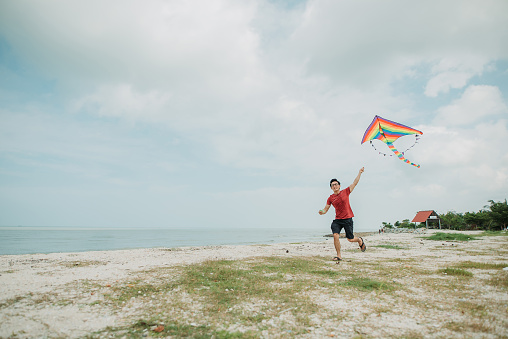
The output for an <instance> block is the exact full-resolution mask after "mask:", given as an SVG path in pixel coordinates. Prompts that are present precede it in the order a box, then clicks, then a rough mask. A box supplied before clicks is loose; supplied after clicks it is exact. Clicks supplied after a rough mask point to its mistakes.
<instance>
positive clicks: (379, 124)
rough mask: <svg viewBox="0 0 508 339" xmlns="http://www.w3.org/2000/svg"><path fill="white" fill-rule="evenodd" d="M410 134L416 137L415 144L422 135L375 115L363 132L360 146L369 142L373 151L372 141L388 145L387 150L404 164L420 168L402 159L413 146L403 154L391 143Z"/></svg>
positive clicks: (412, 129)
mask: <svg viewBox="0 0 508 339" xmlns="http://www.w3.org/2000/svg"><path fill="white" fill-rule="evenodd" d="M410 134H414V135H415V137H416V142H418V139H419V137H420V135H422V134H423V133H422V132H420V131H419V130H416V129H414V128H411V127H408V126H405V125H402V124H399V123H397V122H393V121H390V120H387V119H383V118H381V117H380V116H378V115H376V116H375V117H374V120H372V122H371V123H370V125H369V127H368V128H367V130H366V131H365V134H364V135H363V139H362V144H363V143H364V142H366V141H370V144H371V145H372V147H374V149H376V147H375V146H374V144H372V140H374V139H378V140H381V141H382V142H384V143H385V144H386V145H388V148H389V149H390V150H391V151H392V152H393V153H395V155H396V156H397V157H398V158H399V159H400V160H402V161H404V162H405V163H408V164H410V165H413V166H415V167H417V168H420V165H417V164H414V163H412V162H411V161H409V160H407V159H406V158H404V152H406V151H407V150H408V149H409V148H412V147H413V146H414V144H413V146H411V147H409V148H408V149H407V150H406V151H404V152H399V151H398V150H397V149H396V148H395V146H393V142H394V141H395V140H397V139H398V138H400V137H403V136H405V135H410ZM416 142H415V144H416ZM376 150H377V149H376ZM379 153H380V154H384V153H381V152H379ZM384 155H386V154H384Z"/></svg>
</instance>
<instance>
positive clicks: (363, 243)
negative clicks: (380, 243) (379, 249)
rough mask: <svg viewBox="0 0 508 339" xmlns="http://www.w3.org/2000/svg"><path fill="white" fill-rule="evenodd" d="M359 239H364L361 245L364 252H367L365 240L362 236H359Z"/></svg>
mask: <svg viewBox="0 0 508 339" xmlns="http://www.w3.org/2000/svg"><path fill="white" fill-rule="evenodd" d="M358 239H362V244H361V245H360V244H359V246H360V249H361V250H362V252H365V250H366V249H367V246H365V241H363V238H362V237H358Z"/></svg>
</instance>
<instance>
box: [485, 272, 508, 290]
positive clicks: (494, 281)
mask: <svg viewBox="0 0 508 339" xmlns="http://www.w3.org/2000/svg"><path fill="white" fill-rule="evenodd" d="M488 283H489V285H491V286H494V287H499V288H503V289H508V272H506V271H500V272H497V274H496V275H494V276H493V277H492V278H490V279H489V281H488Z"/></svg>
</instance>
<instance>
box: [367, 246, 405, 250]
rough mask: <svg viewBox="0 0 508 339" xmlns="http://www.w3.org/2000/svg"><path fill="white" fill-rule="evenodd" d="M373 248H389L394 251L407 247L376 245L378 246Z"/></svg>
mask: <svg viewBox="0 0 508 339" xmlns="http://www.w3.org/2000/svg"><path fill="white" fill-rule="evenodd" d="M373 247H381V248H388V249H393V250H404V249H406V248H405V247H400V246H399V245H376V246H373Z"/></svg>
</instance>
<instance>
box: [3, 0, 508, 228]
mask: <svg viewBox="0 0 508 339" xmlns="http://www.w3.org/2000/svg"><path fill="white" fill-rule="evenodd" d="M507 42H508V1H505V0H498V1H489V0H481V1H480V0H479V1H469V0H457V1H441V0H439V1H437V0H436V1H418V2H416V1H406V0H398V1H378V0H372V1H362V0H360V1H349V0H348V1H344V0H315V1H314V0H309V1H291V0H281V1H276V0H252V1H250V0H247V1H234V0H231V1H230V0H206V1H195V0H166V1H162V0H161V1H158V0H149V1H125V0H118V1H90V0H88V1H73V0H65V1H51V0H48V1H29V0H19V1H8V0H0V225H3V226H17V225H24V226H87V227H179V228H192V227H217V228H218V227H287V228H313V229H316V230H323V231H324V232H327V231H328V230H329V226H330V223H331V221H332V219H333V217H334V215H333V213H330V212H331V211H332V210H331V211H330V212H329V213H328V214H327V215H325V216H320V215H318V210H319V209H321V208H323V207H324V206H325V203H326V199H327V198H328V196H329V195H330V194H331V193H332V191H331V190H330V187H329V181H330V179H331V178H337V179H339V180H340V181H341V183H342V184H343V185H342V186H343V188H345V187H346V186H347V185H349V184H351V183H352V181H353V180H354V178H355V176H356V175H357V173H358V170H359V169H360V168H361V167H362V166H365V173H364V174H363V176H362V178H361V180H360V183H359V184H358V186H357V187H356V189H355V191H354V192H353V194H352V195H351V204H352V208H353V211H354V213H355V230H357V231H362V230H363V231H367V230H377V229H378V228H379V227H380V226H381V223H382V222H383V221H386V222H391V223H393V222H395V221H397V220H400V221H402V220H403V219H412V218H413V217H414V215H415V214H416V212H418V211H419V210H429V209H433V210H435V211H436V212H438V213H446V212H447V211H452V210H453V211H456V212H467V211H478V210H480V209H481V208H483V207H484V205H487V204H488V200H490V199H493V200H495V201H504V199H505V198H507V197H508V194H507V192H508V146H507V140H508V43H507ZM375 115H380V116H382V117H384V118H387V119H390V120H393V121H397V122H400V123H402V124H404V125H407V126H410V127H412V128H416V129H418V130H421V131H422V132H423V135H422V137H421V139H420V141H419V143H417V144H416V145H415V147H413V148H411V150H409V151H408V152H407V153H406V157H407V158H408V159H409V160H410V161H412V162H414V163H417V164H420V165H421V168H419V169H418V168H415V167H413V166H410V165H408V164H405V163H404V162H402V161H400V160H398V159H397V158H396V157H388V156H383V155H380V154H378V152H377V151H376V150H374V149H373V148H372V147H371V146H370V145H369V144H367V143H366V144H363V145H362V144H360V142H361V139H362V137H363V133H364V132H365V129H366V128H367V127H368V126H369V124H370V122H371V121H372V119H373V117H374V116H375ZM413 143H414V137H412V136H407V137H404V138H401V139H399V140H398V141H396V142H395V146H397V147H398V148H400V150H401V151H403V150H404V149H405V148H407V147H409V146H411V145H412V144H413ZM375 146H376V148H377V149H378V150H380V151H383V152H384V153H387V154H389V153H390V151H389V149H388V147H386V145H384V144H383V143H381V142H379V143H376V144H375Z"/></svg>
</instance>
